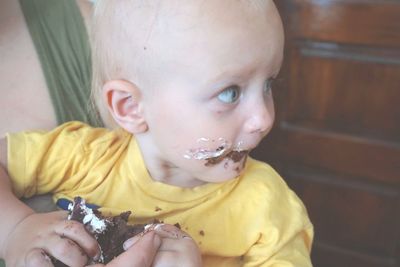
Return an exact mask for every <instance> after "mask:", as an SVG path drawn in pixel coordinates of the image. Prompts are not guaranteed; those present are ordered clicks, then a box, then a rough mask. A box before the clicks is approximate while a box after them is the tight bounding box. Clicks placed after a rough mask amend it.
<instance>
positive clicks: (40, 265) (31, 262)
mask: <svg viewBox="0 0 400 267" xmlns="http://www.w3.org/2000/svg"><path fill="white" fill-rule="evenodd" d="M25 266H26V267H53V264H52V263H51V260H50V257H49V256H47V254H46V253H45V252H44V251H43V250H42V249H38V248H37V249H33V250H31V251H30V252H29V253H28V254H27V255H26V256H25Z"/></svg>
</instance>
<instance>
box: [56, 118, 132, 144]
mask: <svg viewBox="0 0 400 267" xmlns="http://www.w3.org/2000/svg"><path fill="white" fill-rule="evenodd" d="M49 135H54V136H57V138H58V139H60V140H61V141H62V142H64V143H68V142H72V143H75V144H79V145H81V146H83V147H84V148H85V149H90V148H92V147H96V146H99V145H106V146H108V145H110V144H114V145H117V144H119V143H124V142H126V141H127V140H129V139H130V135H129V134H128V133H127V132H125V131H123V130H122V129H117V130H110V129H107V128H102V127H98V128H95V127H92V126H90V125H88V124H85V123H83V122H79V121H71V122H67V123H64V124H62V125H60V126H59V127H57V128H55V129H54V130H53V131H52V132H50V133H49Z"/></svg>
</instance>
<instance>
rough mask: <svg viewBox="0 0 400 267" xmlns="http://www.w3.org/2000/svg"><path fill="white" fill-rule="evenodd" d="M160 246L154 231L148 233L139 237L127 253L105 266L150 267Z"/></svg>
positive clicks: (159, 240)
mask: <svg viewBox="0 0 400 267" xmlns="http://www.w3.org/2000/svg"><path fill="white" fill-rule="evenodd" d="M160 244H161V239H160V237H159V236H158V235H157V234H156V233H155V232H154V231H150V232H148V233H146V234H144V235H143V236H140V238H139V239H138V240H136V242H135V243H134V244H132V245H131V246H130V247H129V248H128V250H127V251H125V252H124V253H122V254H121V255H120V256H118V257H117V258H115V259H114V260H113V261H112V262H111V263H109V264H107V267H117V266H126V267H150V266H152V262H153V260H154V257H155V254H156V252H157V250H158V248H159V247H160Z"/></svg>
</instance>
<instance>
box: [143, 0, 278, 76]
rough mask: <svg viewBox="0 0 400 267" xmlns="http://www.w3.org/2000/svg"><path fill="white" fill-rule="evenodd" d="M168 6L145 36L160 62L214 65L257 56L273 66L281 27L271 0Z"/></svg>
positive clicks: (257, 60)
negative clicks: (151, 32) (154, 28)
mask: <svg viewBox="0 0 400 267" xmlns="http://www.w3.org/2000/svg"><path fill="white" fill-rule="evenodd" d="M197 2H198V1H197ZM250 3H253V4H250ZM173 10H174V12H172V10H169V14H171V16H167V18H166V19H165V20H164V19H163V18H160V22H161V21H163V20H164V21H163V22H164V23H163V24H162V25H163V26H161V27H163V30H161V29H160V31H159V34H154V35H153V36H152V39H151V40H149V43H150V44H152V45H153V46H154V48H155V51H158V53H159V54H158V56H157V58H158V60H159V61H158V62H159V63H160V64H166V65H169V66H170V64H171V63H172V64H174V65H175V66H177V65H179V64H182V65H186V66H185V67H187V71H190V70H191V69H193V68H194V67H201V66H202V67H203V68H208V69H209V71H216V70H213V69H212V68H217V69H220V68H223V69H229V68H231V67H232V68H235V67H236V66H237V65H240V66H244V67H245V66H248V65H251V64H254V63H260V62H263V63H265V64H266V65H275V66H276V67H277V68H278V69H279V67H280V63H281V61H282V48H283V30H282V25H281V21H280V17H279V14H278V13H277V10H276V8H275V6H274V5H273V2H272V1H256V2H255V1H237V0H236V1H233V0H219V1H204V2H203V5H187V6H185V7H179V8H177V9H173ZM165 12H166V11H165ZM166 13H167V14H168V12H166ZM172 14H173V15H172ZM231 65H232V66H231ZM210 68H211V69H210ZM266 68H267V66H266ZM218 71H220V70H218ZM221 71H223V70H221Z"/></svg>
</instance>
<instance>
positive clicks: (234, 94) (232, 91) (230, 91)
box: [218, 85, 240, 104]
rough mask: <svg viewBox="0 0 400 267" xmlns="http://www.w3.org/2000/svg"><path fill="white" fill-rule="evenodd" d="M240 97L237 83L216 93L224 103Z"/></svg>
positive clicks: (233, 101)
mask: <svg viewBox="0 0 400 267" xmlns="http://www.w3.org/2000/svg"><path fill="white" fill-rule="evenodd" d="M239 97H240V88H239V86H237V85H233V86H230V87H228V88H226V89H225V90H224V91H222V92H221V93H220V94H219V95H218V99H219V100H220V101H221V102H223V103H226V104H231V103H235V102H236V100H238V99H239Z"/></svg>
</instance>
